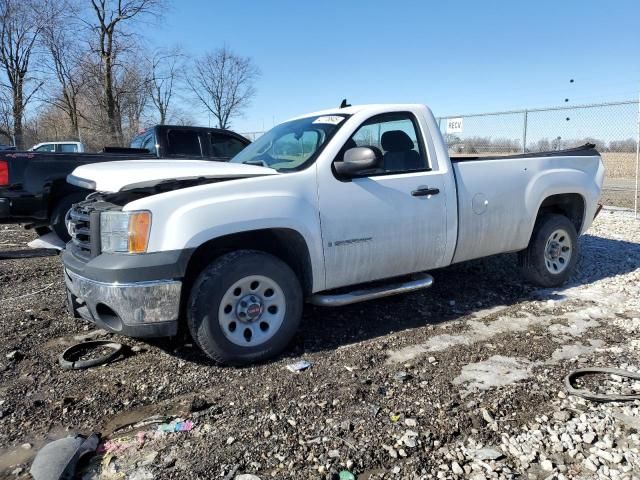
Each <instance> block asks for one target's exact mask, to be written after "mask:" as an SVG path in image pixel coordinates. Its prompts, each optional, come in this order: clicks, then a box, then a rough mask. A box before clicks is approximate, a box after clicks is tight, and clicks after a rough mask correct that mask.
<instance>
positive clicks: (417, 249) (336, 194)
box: [319, 112, 447, 289]
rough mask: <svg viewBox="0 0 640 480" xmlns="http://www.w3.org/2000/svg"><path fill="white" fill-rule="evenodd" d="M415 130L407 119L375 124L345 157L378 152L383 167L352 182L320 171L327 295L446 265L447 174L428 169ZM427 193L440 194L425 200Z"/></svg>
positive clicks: (363, 129) (397, 116)
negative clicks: (355, 152)
mask: <svg viewBox="0 0 640 480" xmlns="http://www.w3.org/2000/svg"><path fill="white" fill-rule="evenodd" d="M417 125H418V124H417V120H416V118H415V116H414V115H413V114H412V113H410V112H399V113H393V114H384V115H379V116H376V117H372V118H371V119H369V120H368V121H366V122H365V123H363V125H361V126H360V127H359V129H358V130H356V132H355V133H354V135H353V136H352V137H351V138H350V139H349V140H348V141H347V142H346V144H345V147H344V148H343V151H344V150H346V149H348V148H352V147H354V146H359V147H373V148H376V149H379V150H380V151H381V152H382V162H381V165H380V168H379V169H377V170H376V171H374V172H371V174H368V175H366V176H360V177H357V178H351V179H344V178H342V179H340V178H336V176H335V173H334V172H330V173H327V172H323V174H322V177H323V178H322V180H321V181H320V182H319V202H320V220H321V228H322V237H323V250H324V256H325V271H326V288H327V289H332V288H338V287H342V286H346V285H354V284H358V283H363V282H369V281H373V280H378V279H383V278H390V277H394V276H398V275H404V274H408V273H413V272H418V271H424V270H429V269H432V268H435V267H439V266H441V265H442V262H443V258H444V253H445V246H446V204H445V199H446V197H447V195H446V193H447V192H446V191H445V188H446V178H445V177H444V175H446V173H443V172H440V171H434V170H431V167H430V163H429V159H428V158H427V155H426V149H425V148H424V143H423V140H422V138H421V137H420V136H418V134H417V132H418V128H417ZM340 160H341V158H336V161H340ZM332 170H333V169H332ZM427 188H428V189H429V190H430V191H433V192H436V190H437V193H433V194H430V195H423V194H422V193H420V192H421V191H422V192H424V191H425V190H426V189H427Z"/></svg>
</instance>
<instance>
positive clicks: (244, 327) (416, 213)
mask: <svg viewBox="0 0 640 480" xmlns="http://www.w3.org/2000/svg"><path fill="white" fill-rule="evenodd" d="M603 176H604V168H603V165H602V161H601V159H600V155H599V154H598V152H597V151H596V150H595V149H594V146H593V145H585V146H584V147H581V148H576V149H572V150H565V151H556V152H546V153H536V154H523V155H510V156H505V157H485V158H479V157H466V158H456V157H449V155H448V153H447V146H446V145H445V143H444V141H443V138H442V136H441V134H440V130H439V128H438V125H437V123H436V121H435V119H434V117H433V115H432V113H431V111H430V110H429V109H428V108H427V107H425V106H422V105H371V106H358V107H355V106H354V107H348V108H343V109H335V110H328V111H323V112H319V113H313V114H309V115H305V116H302V117H299V118H296V119H293V120H291V121H288V122H286V123H283V124H281V125H279V126H276V127H275V128H273V129H272V130H270V131H269V132H267V133H266V134H265V135H263V136H262V137H261V138H259V139H258V140H256V141H255V142H254V143H253V144H251V145H250V146H249V147H247V148H246V149H244V150H243V151H242V152H241V153H240V154H238V155H236V156H235V157H234V158H233V159H232V160H231V161H230V162H228V163H206V162H201V161H200V162H197V161H196V162H194V161H189V162H181V163H173V164H170V165H168V164H166V163H163V162H136V161H130V162H119V163H101V164H96V165H85V166H81V167H78V168H77V169H75V170H74V172H73V174H72V175H70V176H69V182H70V183H72V184H74V185H82V186H86V187H89V186H90V187H91V188H92V189H94V190H96V191H97V192H99V193H95V194H93V195H91V196H90V197H89V198H88V199H87V200H86V201H83V202H80V203H78V204H77V205H75V206H74V207H73V209H72V210H71V222H70V225H69V228H70V232H71V236H72V240H71V242H70V243H69V244H68V245H67V248H66V250H65V252H64V253H63V257H62V258H63V262H64V272H65V273H64V276H65V281H66V285H67V289H68V299H69V305H70V308H71V311H72V312H73V313H74V314H75V315H77V316H81V317H83V318H85V319H87V320H90V321H92V322H95V323H96V324H98V325H99V326H100V327H102V328H105V329H107V330H110V331H112V332H118V333H121V334H125V335H131V336H140V337H146V336H171V335H175V334H176V332H177V331H178V325H179V323H180V322H184V323H185V324H186V326H188V328H189V330H190V332H191V335H192V337H193V339H194V341H195V342H196V344H197V345H198V346H199V347H200V348H201V349H202V350H203V351H204V352H205V353H206V354H207V355H209V356H210V357H211V358H212V359H214V360H216V361H218V362H222V363H231V364H242V363H248V362H253V361H258V360H263V359H266V358H269V357H271V356H273V355H275V354H277V353H278V352H280V351H281V350H283V349H284V348H285V347H286V345H287V344H288V343H289V341H290V340H291V338H292V337H293V335H294V333H295V332H296V329H297V328H298V325H299V323H300V318H301V315H302V308H303V301H304V300H305V299H306V300H308V301H310V302H311V303H313V304H317V305H323V306H330V307H331V306H340V305H346V304H349V303H354V302H359V301H363V300H368V299H372V298H378V297H382V296H386V295H391V294H396V293H404V292H409V291H414V290H418V289H422V288H426V287H429V286H430V285H431V284H432V282H433V278H432V277H431V275H429V274H428V273H421V272H428V271H432V270H435V269H438V268H442V267H446V266H448V265H451V264H453V263H459V262H463V261H466V260H471V259H475V258H481V257H486V256H489V255H495V254H499V253H504V252H519V258H520V264H521V266H522V271H523V274H524V278H525V279H527V280H529V281H530V282H532V283H534V284H536V285H540V286H543V287H555V286H558V285H561V284H562V283H564V282H565V281H566V280H567V279H568V278H569V276H570V275H571V273H572V272H573V269H574V266H575V264H576V261H577V258H578V238H577V237H578V235H579V234H581V233H583V232H585V231H586V230H587V229H588V228H589V226H590V225H591V222H592V220H593V218H594V216H595V214H596V213H597V209H598V205H597V201H598V197H599V195H600V190H601V187H602V181H603ZM374 281H375V282H374ZM372 282H373V283H372ZM478 282H482V279H481V278H479V279H478Z"/></svg>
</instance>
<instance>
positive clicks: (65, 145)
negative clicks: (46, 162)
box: [29, 141, 84, 153]
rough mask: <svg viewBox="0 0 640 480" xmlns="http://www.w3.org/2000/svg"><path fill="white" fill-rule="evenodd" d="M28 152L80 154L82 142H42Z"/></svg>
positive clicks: (82, 150)
mask: <svg viewBox="0 0 640 480" xmlns="http://www.w3.org/2000/svg"><path fill="white" fill-rule="evenodd" d="M29 151H30V152H57V153H78V152H79V153H82V152H84V144H82V142H73V141H69V142H44V143H38V144H37V145H34V146H33V147H31V148H30V149H29Z"/></svg>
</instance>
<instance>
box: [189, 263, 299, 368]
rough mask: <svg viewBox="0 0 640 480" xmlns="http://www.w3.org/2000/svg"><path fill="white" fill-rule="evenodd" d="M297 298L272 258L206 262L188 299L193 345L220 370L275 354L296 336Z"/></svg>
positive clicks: (293, 284)
mask: <svg viewBox="0 0 640 480" xmlns="http://www.w3.org/2000/svg"><path fill="white" fill-rule="evenodd" d="M302 304H303V294H302V288H301V287H300V282H299V281H298V278H297V277H296V275H295V273H294V272H293V270H291V268H290V267H289V266H288V265H287V264H286V263H284V262H283V261H282V260H280V259H279V258H277V257H274V256H273V255H270V254H267V253H264V252H260V251H255V250H239V251H236V252H231V253H227V254H225V255H223V256H221V257H219V258H217V259H216V260H214V261H213V262H211V263H210V264H209V265H208V266H207V267H206V268H205V269H204V270H203V271H202V272H201V273H200V275H199V276H198V278H197V279H196V281H195V282H194V284H193V287H192V288H191V292H190V293H189V300H188V303H187V322H188V326H189V331H190V332H191V336H192V337H193V340H194V342H195V343H196V344H197V345H198V346H199V347H200V348H201V349H202V350H203V351H204V352H205V353H206V354H207V355H208V356H209V357H210V358H212V359H213V360H215V361H216V362H218V363H221V364H228V365H243V364H247V363H252V362H258V361H261V360H265V359H267V358H270V357H273V356H275V355H277V354H278V353H280V352H281V351H282V350H284V348H285V347H286V346H287V345H288V344H289V342H290V341H291V339H292V338H293V336H294V334H295V333H296V331H297V329H298V326H299V324H300V319H301V317H302Z"/></svg>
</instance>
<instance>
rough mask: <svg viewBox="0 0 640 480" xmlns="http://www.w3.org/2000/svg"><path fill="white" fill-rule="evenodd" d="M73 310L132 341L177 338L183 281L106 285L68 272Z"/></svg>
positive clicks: (67, 282) (66, 271) (66, 280)
mask: <svg viewBox="0 0 640 480" xmlns="http://www.w3.org/2000/svg"><path fill="white" fill-rule="evenodd" d="M64 280H65V283H66V286H67V290H68V293H69V296H70V298H69V300H70V304H71V306H72V307H73V306H75V305H77V307H76V310H77V313H78V314H79V315H80V316H82V317H83V318H85V319H86V320H89V321H91V322H94V323H95V324H96V325H98V326H99V327H101V328H104V329H105V330H108V331H111V332H115V333H120V334H123V335H128V336H131V337H163V336H173V335H175V334H176V333H177V331H178V315H179V310H180V293H181V289H182V282H181V281H179V280H154V281H145V282H132V283H103V282H99V281H96V280H91V279H88V278H85V277H82V276H80V275H78V274H76V273H73V272H72V271H70V270H69V269H68V268H65V270H64Z"/></svg>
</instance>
